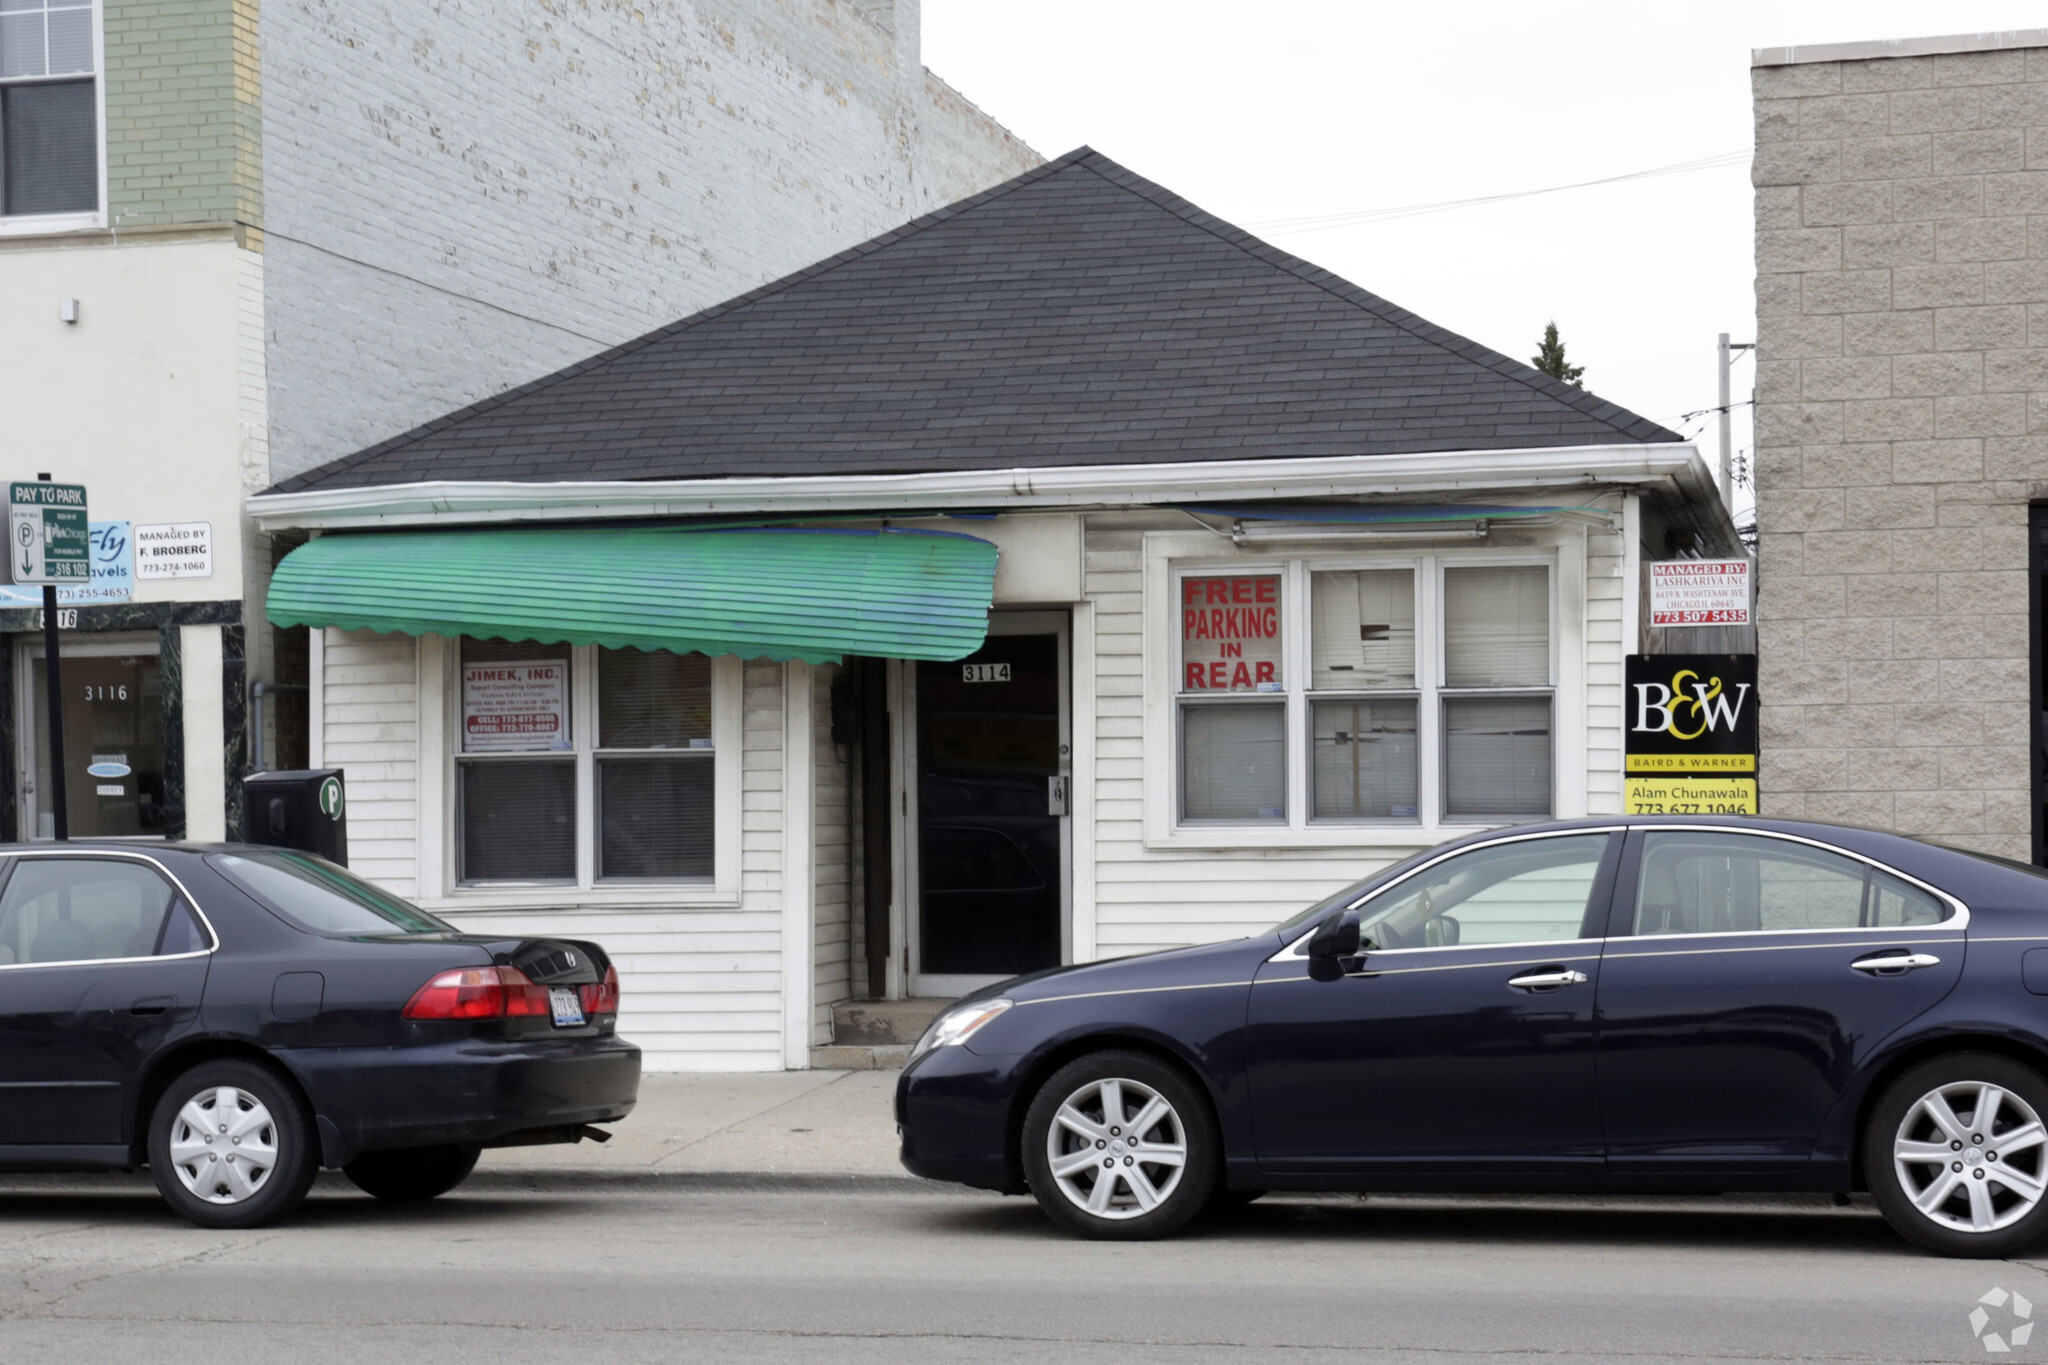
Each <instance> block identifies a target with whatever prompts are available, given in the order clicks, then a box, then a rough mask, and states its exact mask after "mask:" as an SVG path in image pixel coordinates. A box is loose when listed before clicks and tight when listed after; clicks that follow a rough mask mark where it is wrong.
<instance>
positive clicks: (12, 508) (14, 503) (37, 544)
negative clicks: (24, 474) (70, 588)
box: [7, 482, 92, 584]
mask: <svg viewBox="0 0 2048 1365" xmlns="http://www.w3.org/2000/svg"><path fill="white" fill-rule="evenodd" d="M7 568H8V574H9V576H10V577H11V578H12V579H13V580H14V581H15V582H16V583H23V584H42V583H88V582H90V581H92V534H91V528H90V527H89V526H88V525H87V522H86V510H85V485H84V484H82V483H40V482H38V483H14V484H9V485H8V486H7Z"/></svg>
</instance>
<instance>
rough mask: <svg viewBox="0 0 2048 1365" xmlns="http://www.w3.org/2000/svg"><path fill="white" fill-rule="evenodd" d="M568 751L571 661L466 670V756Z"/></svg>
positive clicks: (537, 661) (526, 662) (475, 666)
mask: <svg viewBox="0 0 2048 1365" xmlns="http://www.w3.org/2000/svg"><path fill="white" fill-rule="evenodd" d="M568 747H569V661H568V660H567V659H534V660H523V661H517V662H512V663H497V664H464V665H463V666H462V751H463V752H464V753H468V754H488V753H504V752H510V751H519V750H536V749H539V750H546V749H566V748H568Z"/></svg>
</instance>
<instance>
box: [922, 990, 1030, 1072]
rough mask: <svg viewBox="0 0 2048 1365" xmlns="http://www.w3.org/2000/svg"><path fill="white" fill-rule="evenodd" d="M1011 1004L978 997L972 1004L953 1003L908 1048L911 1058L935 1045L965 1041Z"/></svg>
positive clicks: (948, 1044)
mask: <svg viewBox="0 0 2048 1365" xmlns="http://www.w3.org/2000/svg"><path fill="white" fill-rule="evenodd" d="M1013 1003H1015V1002H1014V1001H1009V1000H977V1001H975V1002H974V1003H973V1004H971V1005H956V1006H954V1007H953V1008H952V1009H949V1010H947V1011H946V1012H945V1013H944V1014H942V1015H940V1016H939V1017H938V1018H936V1019H934V1020H932V1024H931V1027H930V1028H928V1029H926V1030H925V1031H924V1036H923V1037H922V1038H919V1039H918V1040H917V1046H916V1047H914V1048H912V1049H910V1060H911V1061H913V1062H914V1061H916V1060H917V1059H918V1058H920V1057H922V1056H924V1054H925V1053H927V1052H930V1051H931V1050H932V1049H933V1048H935V1047H951V1046H952V1045H953V1044H954V1043H964V1042H966V1041H967V1040H968V1039H969V1038H972V1037H973V1036H974V1035H975V1034H976V1033H979V1032H980V1031H981V1029H982V1027H983V1026H984V1025H986V1024H988V1023H990V1022H991V1021H993V1020H994V1019H995V1017H996V1016H997V1015H999V1014H1001V1013H1002V1012H1003V1011H1004V1010H1006V1009H1008V1008H1010V1006H1011V1005H1012V1004H1013Z"/></svg>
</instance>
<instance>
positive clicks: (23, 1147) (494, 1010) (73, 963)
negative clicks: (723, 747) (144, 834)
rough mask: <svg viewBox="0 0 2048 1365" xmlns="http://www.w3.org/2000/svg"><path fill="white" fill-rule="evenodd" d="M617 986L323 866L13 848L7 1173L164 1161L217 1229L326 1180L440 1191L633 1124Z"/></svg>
mask: <svg viewBox="0 0 2048 1365" xmlns="http://www.w3.org/2000/svg"><path fill="white" fill-rule="evenodd" d="M618 980H619V979H618V973H617V972H616V970H614V968H613V967H612V965H611V962H610V960H609V959H608V958H607V957H606V956H605V954H604V951H603V950H602V949H601V948H599V947H598V946H597V945H596V944H594V943H583V942H579V941H575V940H569V939H548V938H502V937H496V936H489V935H475V934H464V933H460V932H458V931H457V930H455V929H454V928H452V927H451V926H449V925H448V924H446V923H444V922H443V921H441V920H438V919H435V918H434V917H433V916H432V915H429V914H427V913H426V912H424V911H422V910H420V909H419V908H418V907H416V906H413V905H410V904H408V903H406V902H405V901H403V900H400V899H398V898H396V897H394V896H391V895H388V894H386V893H385V892H383V891H381V890H379V889H378V888H377V887H375V886H374V885H372V884H371V883H369V882H367V881H364V880H363V879H362V878H360V877H357V876H355V875H353V874H351V873H350V872H348V871H347V870H346V869H344V868H340V867H337V866H335V865H334V864H332V863H329V862H325V861H323V860H321V859H319V858H315V857H312V856H310V855H308V854H303V853H294V852H289V851H286V850H283V849H275V848H254V847H245V846H237V845H191V844H153V845H150V846H148V847H147V848H141V847H138V846H136V845H134V844H99V843H70V844H63V845H54V846H53V845H47V844H45V845H38V846H34V847H16V848H0V1171H78V1170H95V1169H109V1168H126V1167H135V1166H142V1165H147V1166H148V1167H149V1168H150V1171H151V1173H152V1174H153V1175H154V1177H155V1179H156V1185H157V1188H158V1189H159V1190H161V1191H162V1192H163V1196H164V1198H165V1199H166V1200H167V1201H169V1203H170V1205H171V1207H173V1208H174V1209H176V1210H177V1211H178V1212H179V1213H181V1214H183V1215H185V1216H186V1217H187V1218H190V1219H191V1220H192V1221H194V1222H196V1223H201V1224H204V1225H205V1226H208V1227H253V1226H256V1225H258V1224H261V1223H265V1222H269V1221H272V1220H274V1219H277V1218H280V1217H282V1216H284V1215H286V1214H288V1213H290V1212H291V1211H292V1210H293V1209H295V1208H297V1207H298V1205H299V1203H300V1201H301V1200H303V1199H304V1198H305V1196H306V1190H307V1188H308V1187H309V1186H310V1185H311V1184H312V1182H313V1177H314V1175H315V1174H316V1172H317V1171H318V1170H319V1169H320V1168H321V1167H323V1166H325V1167H330V1168H332V1167H339V1168H340V1169H341V1170H343V1171H344V1172H346V1173H347V1175H348V1176H349V1178H350V1179H352V1180H353V1181H355V1183H356V1184H357V1185H359V1186H361V1187H362V1188H363V1189H364V1190H367V1191H368V1192H369V1193H371V1194H373V1195H377V1196H379V1197H381V1198H391V1199H428V1198H432V1197H434V1196H435V1195H438V1194H442V1193H445V1192H446V1191H448V1190H450V1189H453V1188H454V1187H455V1186H456V1185H458V1184H460V1183H461V1181H462V1180H463V1179H464V1177H466V1176H467V1175H468V1174H469V1172H470V1170H471V1169H472V1168H473V1167H474V1166H475V1165H476V1161H477V1154H478V1153H479V1152H480V1151H481V1150H482V1149H484V1148H486V1147H503V1146H514V1145H526V1144H533V1143H546V1142H575V1141H578V1140H580V1139H581V1138H584V1137H598V1138H602V1137H603V1136H605V1134H603V1133H602V1131H601V1130H598V1129H595V1128H592V1127H590V1125H592V1124H599V1123H608V1122H611V1121H614V1120H617V1119H621V1118H624V1117H625V1116H626V1114H627V1113H629V1112H630V1111H631V1110H632V1108H633V1103H634V1100H635V1098H636V1096H637V1094H638V1090H639V1084H640V1050H639V1049H638V1048H636V1047H634V1046H633V1045H632V1044H630V1043H627V1042H625V1041H624V1040H622V1039H620V1038H619V1037H618V1036H617V1035H616V1031H615V1027H616V1023H617V1017H618V1008H619V984H618Z"/></svg>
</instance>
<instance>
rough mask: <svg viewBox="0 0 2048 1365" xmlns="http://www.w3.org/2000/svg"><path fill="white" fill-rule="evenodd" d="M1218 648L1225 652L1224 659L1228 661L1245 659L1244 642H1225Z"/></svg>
mask: <svg viewBox="0 0 2048 1365" xmlns="http://www.w3.org/2000/svg"><path fill="white" fill-rule="evenodd" d="M1217 648H1218V649H1219V650H1221V651H1222V652H1223V657H1224V658H1226V659H1242V658H1243V657H1244V641H1242V640H1225V641H1224V642H1223V643H1222V644H1220V645H1218V646H1217Z"/></svg>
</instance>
